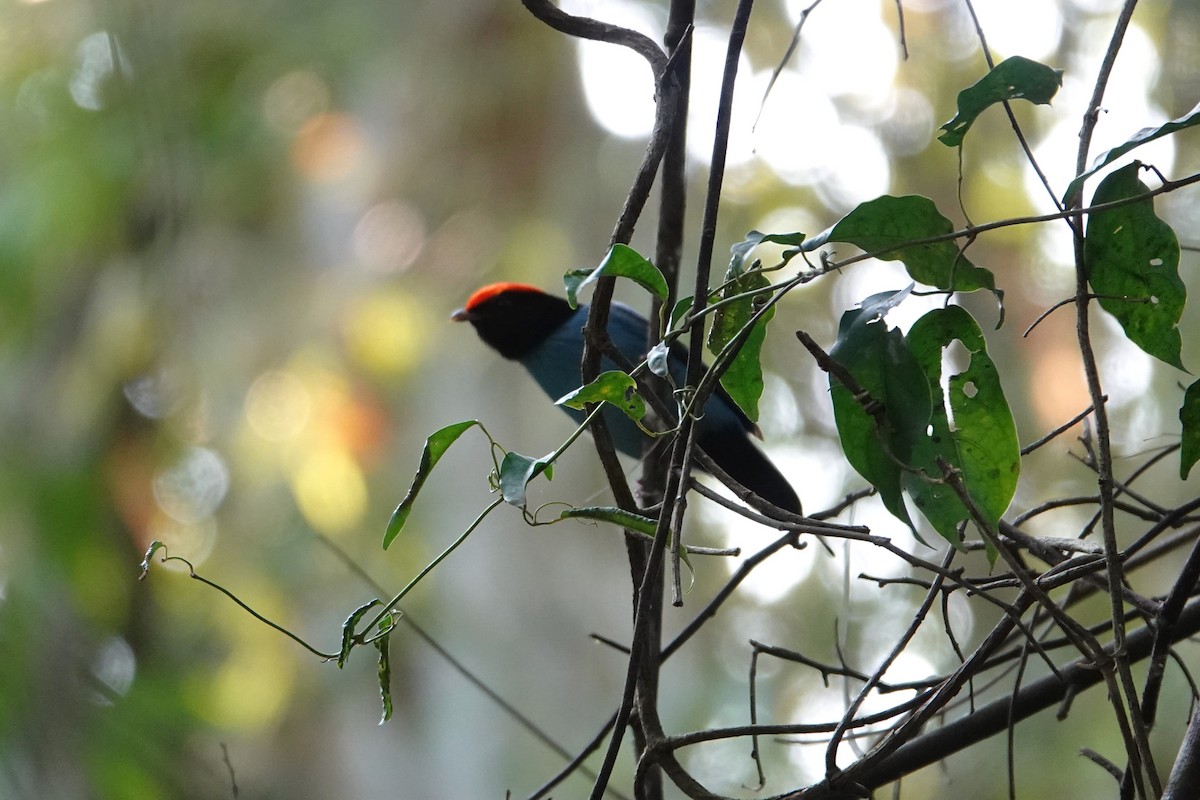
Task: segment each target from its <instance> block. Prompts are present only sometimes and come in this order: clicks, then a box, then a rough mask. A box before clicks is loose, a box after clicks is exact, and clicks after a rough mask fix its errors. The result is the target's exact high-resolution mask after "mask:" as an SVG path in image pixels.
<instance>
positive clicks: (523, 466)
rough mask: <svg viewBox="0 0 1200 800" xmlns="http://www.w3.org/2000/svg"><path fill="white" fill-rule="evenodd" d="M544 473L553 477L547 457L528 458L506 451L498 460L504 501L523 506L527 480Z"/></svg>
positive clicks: (518, 506) (548, 477)
mask: <svg viewBox="0 0 1200 800" xmlns="http://www.w3.org/2000/svg"><path fill="white" fill-rule="evenodd" d="M543 472H545V473H546V478H547V479H551V480H552V479H553V478H554V470H553V468H552V466H551V464H550V461H549V460H548V457H546V456H543V457H542V458H530V457H529V456H523V455H521V454H520V453H513V452H508V453H505V454H504V460H503V461H501V462H500V494H501V496H503V497H504V502H506V503H508V504H509V505H514V506H516V507H517V508H524V507H525V487H526V486H528V485H529V482H530V481H531V480H533V479H534V478H536V477H537V476H538V475H541V474H542V473H543Z"/></svg>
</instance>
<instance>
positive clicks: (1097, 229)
mask: <svg viewBox="0 0 1200 800" xmlns="http://www.w3.org/2000/svg"><path fill="white" fill-rule="evenodd" d="M1140 168H1141V163H1140V162H1137V161H1134V162H1133V163H1132V164H1130V165H1129V166H1127V167H1122V168H1121V169H1119V170H1117V171H1116V172H1114V173H1112V174H1111V175H1109V176H1108V177H1107V178H1105V179H1104V180H1103V181H1101V182H1100V185H1099V186H1098V187H1097V188H1096V194H1095V195H1094V196H1093V197H1092V204H1093V205H1097V204H1100V203H1110V202H1112V201H1114V200H1121V199H1124V198H1127V197H1134V196H1136V195H1139V194H1143V193H1145V192H1148V191H1149V188H1148V187H1147V186H1146V185H1145V184H1144V183H1142V182H1141V181H1140V180H1138V170H1139V169H1140ZM1084 255H1085V257H1086V260H1087V269H1088V282H1089V283H1090V284H1091V286H1092V290H1093V291H1094V292H1095V293H1096V294H1097V295H1099V299H1100V307H1101V308H1103V309H1104V310H1105V311H1107V312H1108V313H1110V314H1112V315H1113V316H1114V317H1116V318H1117V322H1119V323H1121V327H1122V328H1123V329H1124V331H1125V336H1126V337H1128V339H1129V341H1131V342H1133V343H1134V344H1136V345H1137V346H1138V347H1140V348H1142V349H1143V350H1145V351H1146V352H1147V353H1149V354H1150V355H1152V356H1154V357H1155V358H1157V359H1159V360H1161V361H1165V362H1166V363H1168V364H1170V365H1171V366H1173V367H1177V368H1179V369H1183V368H1184V366H1183V362H1182V361H1181V360H1180V348H1181V346H1182V341H1181V339H1180V335H1179V318H1180V317H1181V316H1183V306H1184V303H1185V302H1186V300H1187V290H1186V289H1185V288H1184V285H1183V281H1182V280H1180V279H1179V240H1178V239H1177V238H1176V237H1175V231H1173V230H1172V229H1171V226H1170V225H1168V224H1167V223H1165V222H1163V221H1162V220H1161V219H1159V218H1158V217H1157V216H1156V215H1155V214H1154V201H1153V200H1151V199H1148V198H1147V199H1145V200H1139V201H1137V202H1134V203H1130V204H1129V205H1125V206H1120V207H1118V208H1112V209H1108V210H1107V211H1097V212H1096V213H1094V214H1092V215H1091V216H1090V217H1089V218H1088V223H1087V238H1086V239H1085V241H1084Z"/></svg>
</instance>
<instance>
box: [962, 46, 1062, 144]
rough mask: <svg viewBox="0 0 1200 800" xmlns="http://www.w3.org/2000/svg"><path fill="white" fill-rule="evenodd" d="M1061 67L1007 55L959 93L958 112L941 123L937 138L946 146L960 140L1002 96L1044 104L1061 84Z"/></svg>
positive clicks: (1008, 98) (1006, 98)
mask: <svg viewBox="0 0 1200 800" xmlns="http://www.w3.org/2000/svg"><path fill="white" fill-rule="evenodd" d="M1062 76H1063V71H1062V70H1061V69H1053V68H1051V67H1048V66H1046V65H1045V64H1039V63H1038V62H1037V61H1032V60H1030V59H1028V58H1025V57H1023V56H1013V57H1012V58H1006V59H1004V60H1003V61H1001V62H1000V63H999V64H997V65H996V66H995V67H993V68H992V69H991V70H990V71H989V72H988V74H987V75H984V76H983V77H982V78H980V79H979V80H978V81H976V82H975V83H974V84H973V85H971V86H968V87H967V88H966V89H963V90H962V91H961V92H959V93H958V113H957V114H955V115H954V119H952V120H950V121H949V122H947V123H946V124H945V125H943V126H942V130H944V131H945V133H943V134H942V135H941V136H939V137H938V141H939V142H941V143H942V144H944V145H946V146H947V147H957V146H959V145H960V144H962V141H963V137H965V136H966V135H967V131H968V130H970V129H971V125H973V124H974V123H975V120H976V119H977V118H978V117H979V115H980V114H982V113H983V112H984V111H985V110H986V109H988V108H989V107H990V106H993V105H995V104H996V103H1002V102H1004V101H1005V100H1028V101H1029V102H1031V103H1035V104H1037V105H1047V104H1049V103H1050V99H1051V98H1053V97H1054V95H1055V94H1057V93H1058V87H1060V86H1062Z"/></svg>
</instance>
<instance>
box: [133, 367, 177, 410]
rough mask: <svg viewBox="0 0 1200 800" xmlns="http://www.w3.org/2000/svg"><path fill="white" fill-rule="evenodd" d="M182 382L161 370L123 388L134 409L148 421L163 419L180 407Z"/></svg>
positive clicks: (141, 377) (143, 376)
mask: <svg viewBox="0 0 1200 800" xmlns="http://www.w3.org/2000/svg"><path fill="white" fill-rule="evenodd" d="M179 384H180V381H179V380H178V378H177V376H175V375H173V374H172V373H169V372H166V371H163V370H160V371H158V372H148V373H146V374H144V375H139V376H138V377H136V378H134V379H133V380H130V381H128V382H126V383H125V385H124V386H122V387H121V389H122V392H123V393H124V395H125V399H126V400H128V401H129V405H131V406H133V409H134V410H135V411H137V412H138V413H139V414H141V415H142V416H143V417H146V418H148V419H163V418H164V417H167V416H170V415H171V414H172V413H173V412H175V411H176V410H178V408H179V406H180V385H179Z"/></svg>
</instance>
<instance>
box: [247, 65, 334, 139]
mask: <svg viewBox="0 0 1200 800" xmlns="http://www.w3.org/2000/svg"><path fill="white" fill-rule="evenodd" d="M329 95H330V92H329V85H328V84H327V83H326V82H325V80H324V79H323V78H321V76H320V75H318V74H317V73H315V72H313V71H311V70H307V69H297V70H293V71H291V72H289V73H287V74H285V75H282V76H280V77H279V78H277V79H276V80H275V82H274V83H272V84H271V85H270V86H269V87H268V88H267V91H266V92H265V93H264V94H263V117H264V119H266V121H267V124H268V125H269V126H271V127H272V128H273V129H275V130H277V131H279V132H280V133H285V134H292V133H296V132H297V131H298V130H299V129H300V127H301V126H302V125H303V124H304V123H305V121H306V120H309V119H312V118H314V117H316V116H317V115H318V114H322V113H324V112H325V111H328V110H329Z"/></svg>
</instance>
